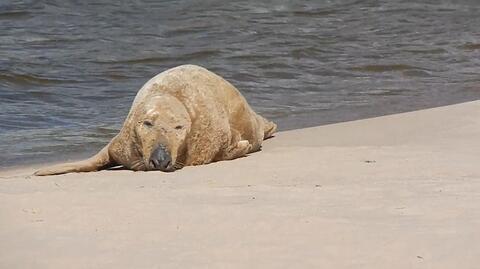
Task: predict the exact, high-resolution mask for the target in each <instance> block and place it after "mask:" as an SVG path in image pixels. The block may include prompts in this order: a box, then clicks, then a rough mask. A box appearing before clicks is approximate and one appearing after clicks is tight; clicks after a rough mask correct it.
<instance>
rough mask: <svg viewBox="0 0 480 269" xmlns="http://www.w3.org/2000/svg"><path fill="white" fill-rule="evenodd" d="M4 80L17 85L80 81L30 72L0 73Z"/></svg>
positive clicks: (42, 84)
mask: <svg viewBox="0 0 480 269" xmlns="http://www.w3.org/2000/svg"><path fill="white" fill-rule="evenodd" d="M2 81H4V82H7V83H11V84H15V85H39V86H48V85H53V84H62V83H75V82H78V81H73V80H64V79H53V78H44V77H40V76H36V75H29V74H15V73H3V74H1V73H0V82H2Z"/></svg>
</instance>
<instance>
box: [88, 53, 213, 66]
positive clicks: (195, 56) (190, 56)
mask: <svg viewBox="0 0 480 269" xmlns="http://www.w3.org/2000/svg"><path fill="white" fill-rule="evenodd" d="M219 53H220V51H219V50H204V51H197V52H192V53H186V54H181V55H168V56H167V55H165V56H154V57H146V58H137V59H126V60H107V61H94V63H98V64H149V63H165V62H169V61H180V62H181V61H184V62H188V61H191V60H199V59H204V58H207V57H210V56H214V55H217V54H219Z"/></svg>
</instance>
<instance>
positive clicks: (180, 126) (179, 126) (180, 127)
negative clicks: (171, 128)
mask: <svg viewBox="0 0 480 269" xmlns="http://www.w3.org/2000/svg"><path fill="white" fill-rule="evenodd" d="M182 128H183V126H182V125H177V126H175V129H177V130H180V129H182Z"/></svg>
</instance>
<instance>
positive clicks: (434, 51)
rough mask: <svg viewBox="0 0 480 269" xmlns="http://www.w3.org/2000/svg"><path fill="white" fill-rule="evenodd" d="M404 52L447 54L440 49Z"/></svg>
mask: <svg viewBox="0 0 480 269" xmlns="http://www.w3.org/2000/svg"><path fill="white" fill-rule="evenodd" d="M406 51H407V52H410V53H413V54H442V53H446V52H447V50H445V49H442V48H437V49H425V50H406Z"/></svg>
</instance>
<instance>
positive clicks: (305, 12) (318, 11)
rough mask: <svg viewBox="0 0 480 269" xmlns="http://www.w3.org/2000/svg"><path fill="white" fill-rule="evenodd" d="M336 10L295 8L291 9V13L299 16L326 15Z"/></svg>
mask: <svg viewBox="0 0 480 269" xmlns="http://www.w3.org/2000/svg"><path fill="white" fill-rule="evenodd" d="M337 12H338V11H337V10H325V9H315V10H297V11H293V12H292V13H293V15H296V16H299V17H315V18H316V17H319V16H327V15H332V14H335V13H337Z"/></svg>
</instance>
